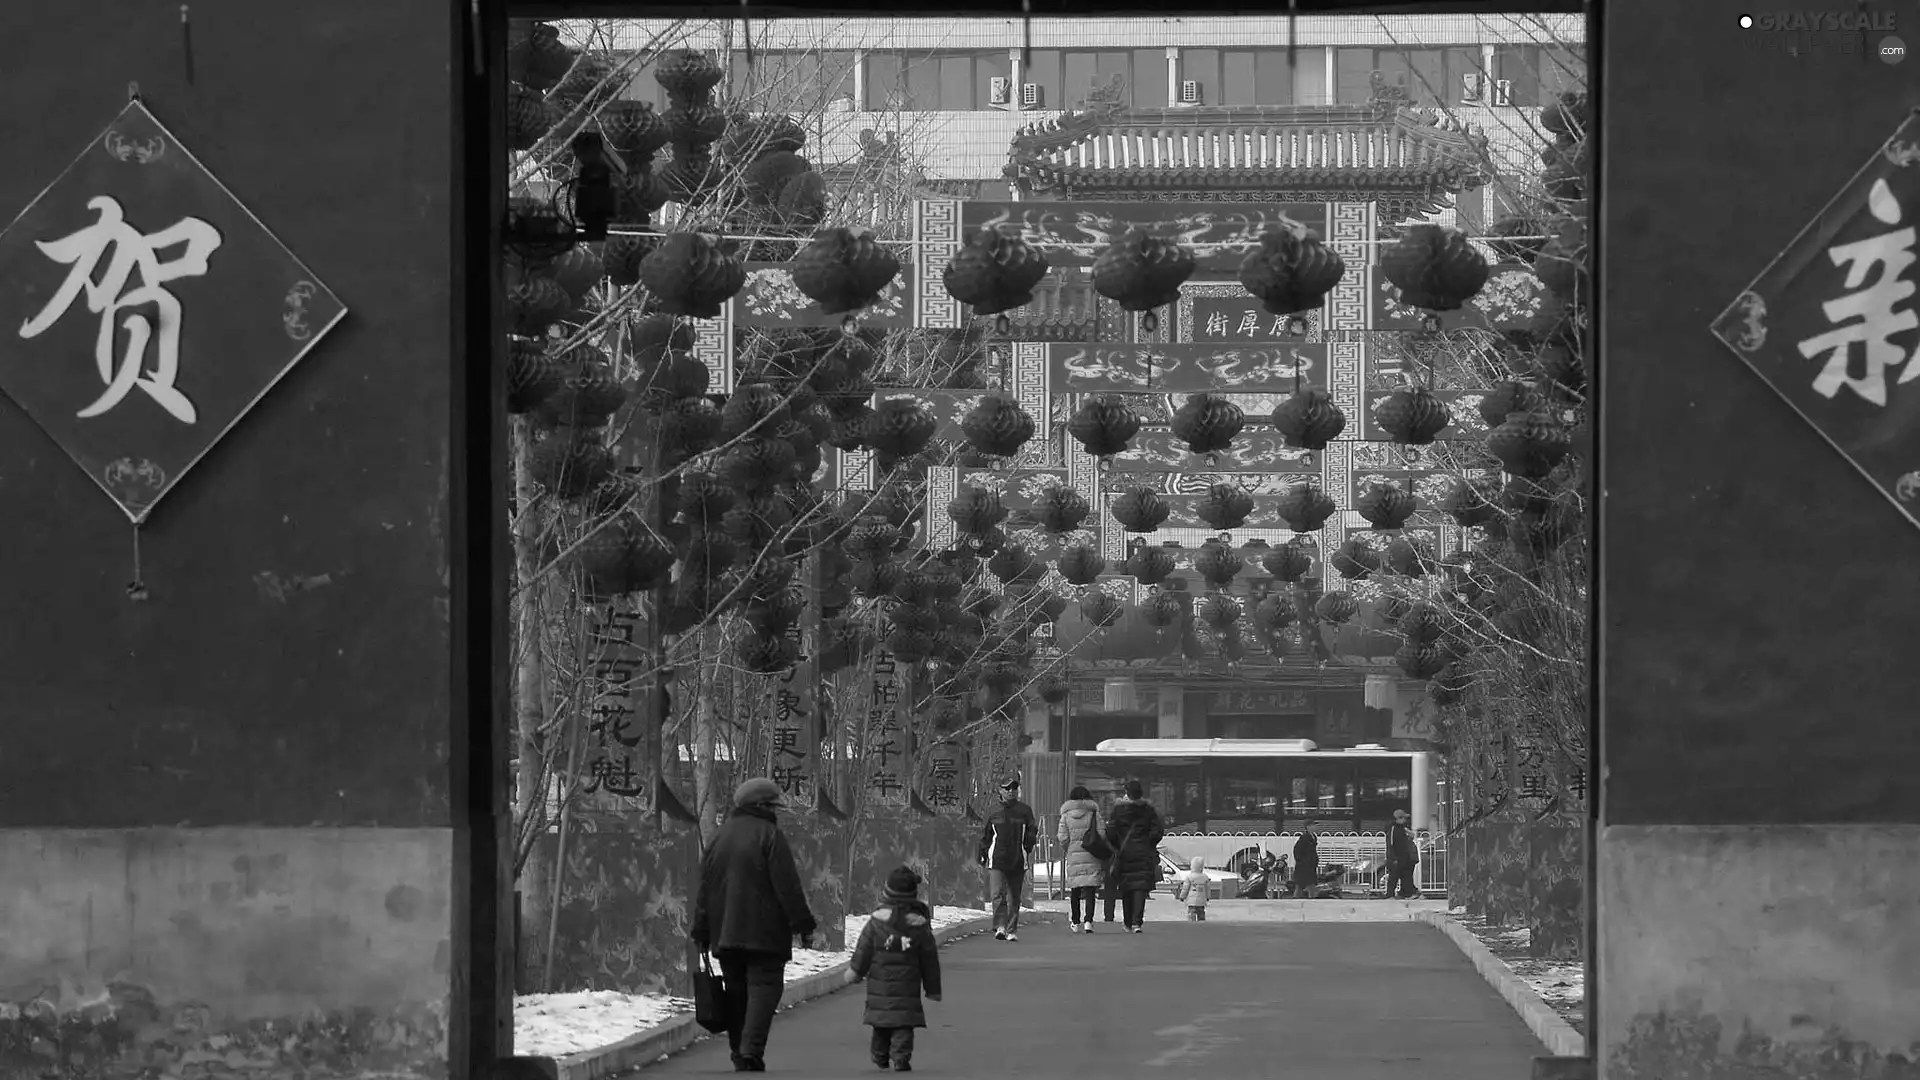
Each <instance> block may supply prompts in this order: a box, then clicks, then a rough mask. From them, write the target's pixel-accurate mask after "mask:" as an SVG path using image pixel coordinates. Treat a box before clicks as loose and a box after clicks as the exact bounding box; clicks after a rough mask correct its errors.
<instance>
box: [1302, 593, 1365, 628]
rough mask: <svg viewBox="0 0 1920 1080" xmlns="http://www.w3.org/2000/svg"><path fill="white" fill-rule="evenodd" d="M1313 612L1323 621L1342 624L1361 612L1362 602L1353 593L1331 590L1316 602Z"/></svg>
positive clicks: (1336, 624)
mask: <svg viewBox="0 0 1920 1080" xmlns="http://www.w3.org/2000/svg"><path fill="white" fill-rule="evenodd" d="M1313 613H1314V614H1315V615H1317V616H1319V618H1320V621H1321V622H1324V623H1328V624H1330V625H1333V626H1340V625H1342V624H1344V623H1346V622H1348V621H1349V620H1351V619H1352V618H1353V617H1354V616H1355V615H1358V614H1360V604H1359V602H1358V601H1356V600H1354V598H1353V594H1351V593H1347V592H1330V593H1327V594H1326V595H1324V596H1322V597H1321V598H1320V599H1319V600H1317V601H1315V602H1314V605H1313Z"/></svg>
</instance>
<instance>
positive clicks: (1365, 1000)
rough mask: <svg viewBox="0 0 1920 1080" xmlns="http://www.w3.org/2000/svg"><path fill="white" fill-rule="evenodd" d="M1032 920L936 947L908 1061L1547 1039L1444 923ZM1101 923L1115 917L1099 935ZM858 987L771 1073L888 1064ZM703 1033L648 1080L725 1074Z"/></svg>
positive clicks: (947, 1063)
mask: <svg viewBox="0 0 1920 1080" xmlns="http://www.w3.org/2000/svg"><path fill="white" fill-rule="evenodd" d="M1095 926H1096V927H1097V928H1098V929H1097V931H1096V932H1095V933H1094V934H1093V935H1092V936H1091V937H1088V936H1083V935H1079V934H1069V933H1068V932H1067V930H1066V924H1065V921H1064V919H1062V918H1061V917H1060V916H1057V915H1056V916H1048V915H1041V916H1039V917H1038V919H1037V920H1036V919H1033V917H1032V916H1030V917H1029V921H1028V922H1027V924H1026V925H1025V926H1023V927H1022V929H1021V934H1020V940H1019V941H1018V942H1013V943H1007V942H1000V941H995V940H994V939H993V938H991V937H987V936H979V937H973V938H969V939H967V940H964V941H959V942H955V943H954V944H952V945H950V946H948V947H947V948H945V949H942V950H941V961H942V964H943V971H944V973H945V976H946V980H947V986H946V995H945V1000H944V1001H943V1002H928V1003H927V1018H928V1020H929V1021H930V1022H931V1024H932V1026H931V1027H929V1028H926V1029H923V1030H922V1031H921V1032H920V1033H919V1037H918V1038H919V1042H918V1047H917V1048H916V1050H915V1053H914V1072H915V1073H916V1074H920V1075H925V1076H938V1077H957V1078H966V1080H997V1078H999V1077H1046V1078H1050V1080H1130V1078H1134V1077H1140V1078H1155V1080H1160V1078H1172V1077H1179V1078H1182V1080H1184V1078H1186V1077H1195V1076H1207V1077H1213V1078H1220V1080H1265V1078H1267V1077H1274V1076H1283V1077H1299V1078H1302V1080H1307V1078H1312V1080H1506V1078H1513V1080H1520V1078H1523V1077H1526V1076H1527V1075H1529V1070H1530V1062H1531V1059H1532V1058H1534V1057H1535V1056H1538V1055H1542V1054H1544V1053H1546V1051H1545V1050H1544V1049H1543V1048H1542V1047H1541V1045H1540V1043H1539V1041H1538V1040H1536V1039H1535V1038H1534V1037H1533V1035H1532V1034H1531V1033H1530V1032H1529V1031H1528V1030H1527V1029H1526V1027H1525V1025H1523V1024H1522V1023H1521V1022H1520V1020H1519V1018H1518V1017H1516V1016H1515V1015H1514V1013H1513V1010H1512V1009H1510V1008H1509V1007H1508V1006H1507V1004H1506V1003H1505V1002H1503V1001H1502V1000H1500V998H1499V997H1498V996H1496V995H1495V994H1494V992H1493V990H1492V989H1491V988H1489V987H1488V986H1487V984H1486V982H1485V981H1484V980H1483V979H1482V978H1481V977H1480V975H1479V974H1478V973H1476V972H1475V971H1474V970H1473V967H1472V966H1471V965H1470V964H1468V962H1467V961H1466V959H1465V958H1464V957H1462V956H1461V955H1460V952H1459V950H1458V949H1456V948H1455V947H1454V945H1453V944H1452V943H1451V942H1449V941H1448V940H1447V939H1446V938H1445V937H1443V936H1442V935H1441V934H1440V932H1439V931H1437V930H1435V929H1434V928H1433V927H1430V926H1427V925H1424V924H1421V923H1413V922H1383V923H1292V924H1287V923H1265V924H1258V923H1239V924H1234V923H1214V922H1210V923H1204V924H1202V923H1186V922H1163V923H1158V924H1155V923H1152V922H1149V923H1148V924H1147V931H1146V933H1144V934H1138V935H1134V934H1121V933H1117V932H1113V928H1112V926H1111V925H1110V924H1104V923H1096V924H1095ZM1099 931H1107V932H1104V933H1102V932H1099ZM864 995H865V990H864V988H863V987H854V988H850V989H848V990H844V991H841V992H840V993H837V994H833V995H830V996H828V997H825V998H820V999H817V1000H815V1001H812V1002H808V1003H806V1004H803V1005H800V1006H798V1007H796V1008H794V1009H791V1010H789V1011H787V1012H783V1013H781V1014H780V1017H779V1019H777V1020H776V1021H775V1022H774V1028H773V1038H772V1040H771V1045H770V1046H769V1047H768V1050H767V1071H768V1072H769V1073H781V1074H784V1075H786V1076H789V1077H794V1078H821V1080H825V1078H828V1077H832V1078H836V1080H837V1078H840V1077H848V1076H859V1075H863V1074H864V1075H872V1076H878V1075H880V1072H879V1070H877V1069H875V1068H874V1067H873V1066H872V1064H871V1063H869V1062H868V1061H867V1053H866V1046H867V1031H868V1029H867V1028H865V1027H862V1026H861V1024H860V1009H861V1004H862V1000H863V998H864ZM732 1071H733V1066H732V1064H731V1063H730V1062H729V1061H728V1058H727V1047H726V1040H725V1039H724V1038H722V1039H709V1040H707V1041H705V1042H702V1043H700V1044H699V1045H697V1046H694V1047H693V1048H691V1049H689V1050H687V1051H686V1052H685V1053H682V1054H680V1055H677V1056H675V1057H673V1058H670V1059H668V1060H667V1061H665V1062H662V1063H660V1064H658V1065H655V1066H653V1067H651V1068H648V1069H645V1070H643V1071H642V1073H641V1074H640V1075H641V1077H642V1078H645V1077H654V1076H691V1075H708V1074H716V1073H731V1072H732Z"/></svg>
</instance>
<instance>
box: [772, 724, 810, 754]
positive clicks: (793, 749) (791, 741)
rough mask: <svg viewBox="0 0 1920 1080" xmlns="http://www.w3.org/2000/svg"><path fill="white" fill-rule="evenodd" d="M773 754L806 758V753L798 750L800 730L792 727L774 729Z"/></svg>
mask: <svg viewBox="0 0 1920 1080" xmlns="http://www.w3.org/2000/svg"><path fill="white" fill-rule="evenodd" d="M773 752H774V753H775V754H778V755H783V756H785V757H796V758H803V757H806V756H807V752H806V751H805V750H802V749H801V748H800V729H799V728H794V727H778V728H774V729H773Z"/></svg>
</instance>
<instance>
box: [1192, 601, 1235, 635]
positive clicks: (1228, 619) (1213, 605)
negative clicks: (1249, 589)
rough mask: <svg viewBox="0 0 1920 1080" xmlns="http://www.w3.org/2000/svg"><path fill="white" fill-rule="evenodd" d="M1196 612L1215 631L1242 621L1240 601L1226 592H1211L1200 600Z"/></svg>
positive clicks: (1225, 628)
mask: <svg viewBox="0 0 1920 1080" xmlns="http://www.w3.org/2000/svg"><path fill="white" fill-rule="evenodd" d="M1195 614H1196V615H1198V616H1199V617H1200V621H1201V622H1204V623H1206V624H1207V625H1208V626H1210V627H1212V628H1213V630H1214V632H1215V633H1221V632H1224V631H1226V630H1227V629H1228V628H1229V627H1231V626H1233V624H1234V623H1236V622H1239V621H1240V601H1238V600H1235V599H1234V598H1233V597H1231V596H1228V595H1227V594H1226V593H1218V592H1217V593H1209V594H1208V595H1207V598H1206V599H1204V600H1202V601H1200V606H1199V607H1198V608H1197V609H1196V611H1195Z"/></svg>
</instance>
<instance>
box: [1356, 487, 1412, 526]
mask: <svg viewBox="0 0 1920 1080" xmlns="http://www.w3.org/2000/svg"><path fill="white" fill-rule="evenodd" d="M1353 508H1354V509H1355V510H1357V511H1359V513H1360V516H1361V517H1363V518H1366V519H1367V521H1368V523H1369V524H1371V525H1372V527H1373V528H1375V529H1382V530H1390V529H1398V528H1400V527H1402V526H1404V525H1405V524H1406V523H1407V519H1408V518H1410V517H1412V516H1413V512H1414V511H1415V510H1418V509H1419V508H1420V500H1418V499H1416V498H1414V497H1413V496H1412V495H1409V494H1407V493H1406V492H1404V491H1402V490H1400V489H1399V488H1398V487H1396V486H1395V485H1393V484H1373V485H1371V486H1369V487H1368V488H1367V492H1366V494H1364V495H1362V496H1360V498H1359V500H1358V501H1356V502H1355V503H1354V507H1353Z"/></svg>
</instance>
